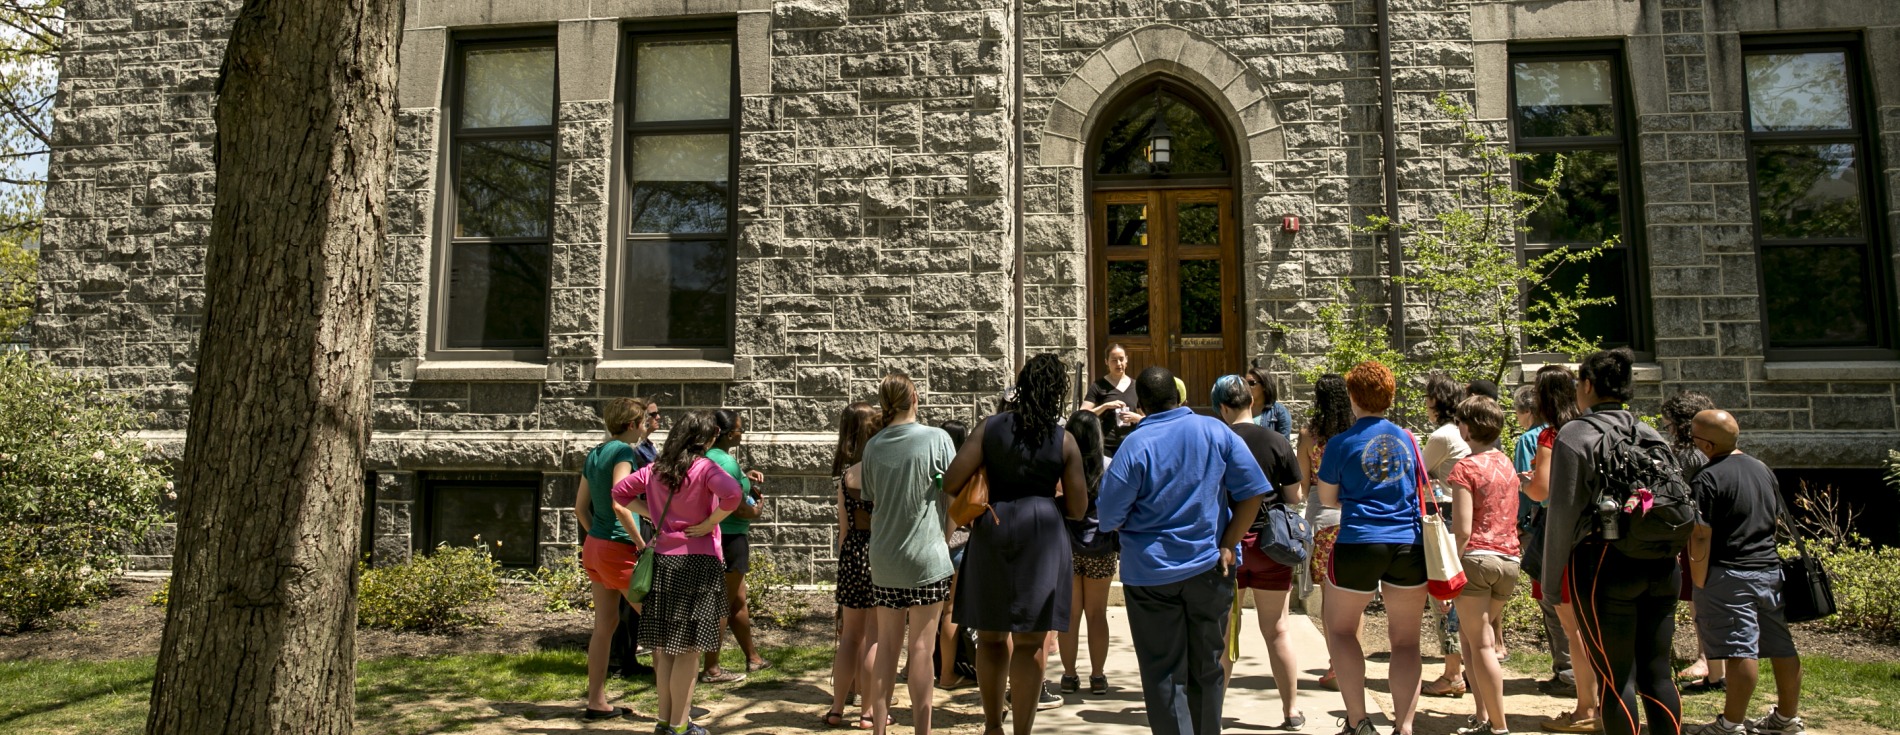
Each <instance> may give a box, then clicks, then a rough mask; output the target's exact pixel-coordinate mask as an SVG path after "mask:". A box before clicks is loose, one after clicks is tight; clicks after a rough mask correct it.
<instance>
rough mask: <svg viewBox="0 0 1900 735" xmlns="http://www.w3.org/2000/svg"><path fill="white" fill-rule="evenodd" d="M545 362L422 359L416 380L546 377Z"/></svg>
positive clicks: (487, 380) (517, 380) (491, 380)
mask: <svg viewBox="0 0 1900 735" xmlns="http://www.w3.org/2000/svg"><path fill="white" fill-rule="evenodd" d="M547 377H548V366H546V365H543V364H541V363H538V362H518V361H515V360H454V361H450V360H424V361H422V362H420V363H418V364H417V365H416V380H420V381H425V382H469V383H477V382H481V383H495V382H513V383H520V382H536V381H542V380H547Z"/></svg>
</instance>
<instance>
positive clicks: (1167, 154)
mask: <svg viewBox="0 0 1900 735" xmlns="http://www.w3.org/2000/svg"><path fill="white" fill-rule="evenodd" d="M1228 167H1229V162H1228V151H1227V142H1226V140H1224V139H1223V138H1222V136H1221V134H1220V132H1219V128H1218V127H1216V126H1215V125H1213V124H1212V123H1211V122H1210V121H1209V120H1208V119H1207V112H1206V110H1205V109H1204V108H1202V107H1201V105H1199V104H1197V103H1195V102H1191V101H1189V100H1188V99H1187V98H1186V97H1183V96H1182V95H1179V94H1176V93H1174V92H1173V91H1171V90H1170V89H1169V87H1168V86H1167V85H1166V84H1165V83H1158V84H1156V85H1155V86H1154V87H1152V88H1151V90H1150V92H1149V93H1148V94H1143V95H1137V96H1135V97H1134V98H1133V99H1130V100H1129V101H1128V102H1127V103H1125V106H1124V107H1123V108H1122V109H1121V110H1120V111H1119V112H1117V113H1116V115H1115V117H1114V118H1113V121H1112V122H1110V123H1108V125H1107V126H1105V128H1104V130H1103V132H1102V134H1101V142H1100V144H1099V145H1098V146H1097V147H1096V155H1095V174H1096V176H1098V177H1101V178H1157V177H1180V176H1194V177H1224V176H1226V175H1227V173H1228V171H1229V168H1228Z"/></svg>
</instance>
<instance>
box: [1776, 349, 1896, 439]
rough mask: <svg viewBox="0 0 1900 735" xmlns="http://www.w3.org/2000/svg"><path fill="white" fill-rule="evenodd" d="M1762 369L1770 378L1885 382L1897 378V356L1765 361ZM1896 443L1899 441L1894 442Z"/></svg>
mask: <svg viewBox="0 0 1900 735" xmlns="http://www.w3.org/2000/svg"><path fill="white" fill-rule="evenodd" d="M1762 372H1763V373H1765V374H1766V376H1767V378H1768V379H1769V380H1771V381H1775V380H1779V381H1790V382H1804V383H1841V382H1888V381H1894V380H1900V360H1853V361H1849V360H1827V361H1817V362H1765V363H1762ZM1896 446H1900V444H1896Z"/></svg>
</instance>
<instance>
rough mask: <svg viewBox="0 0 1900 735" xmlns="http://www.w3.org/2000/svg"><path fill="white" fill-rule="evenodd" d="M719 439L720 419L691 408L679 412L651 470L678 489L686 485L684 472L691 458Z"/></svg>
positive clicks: (688, 467)
mask: <svg viewBox="0 0 1900 735" xmlns="http://www.w3.org/2000/svg"><path fill="white" fill-rule="evenodd" d="M718 439H719V423H718V422H717V421H715V420H714V419H713V416H712V414H710V413H707V412H705V411H692V412H689V413H687V414H686V415H685V416H681V417H680V419H679V421H676V422H674V423H673V431H672V432H670V433H668V434H667V436H666V446H665V447H664V448H662V449H660V458H659V459H658V460H655V461H654V463H653V464H654V465H655V467H654V468H653V474H655V475H658V476H659V478H660V482H662V483H664V484H665V485H666V486H667V488H669V489H670V490H672V491H673V492H679V491H680V489H681V488H683V487H685V485H686V473H687V471H688V470H691V469H692V468H693V462H694V461H695V460H697V459H699V457H700V455H703V454H705V453H706V450H707V449H710V448H712V445H713V442H714V441H716V440H718Z"/></svg>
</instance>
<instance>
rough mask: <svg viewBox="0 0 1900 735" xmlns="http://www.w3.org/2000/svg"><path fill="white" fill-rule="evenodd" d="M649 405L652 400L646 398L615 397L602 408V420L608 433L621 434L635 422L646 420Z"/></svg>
mask: <svg viewBox="0 0 1900 735" xmlns="http://www.w3.org/2000/svg"><path fill="white" fill-rule="evenodd" d="M649 405H652V404H651V402H649V401H648V400H647V399H645V398H615V399H613V400H611V401H608V402H607V405H606V406H603V407H602V408H601V411H600V421H601V423H602V424H605V425H606V427H607V433H608V434H612V435H614V436H620V435H621V434H625V433H627V430H628V429H631V428H633V425H634V424H637V423H640V422H641V421H645V420H646V417H647V416H646V413H647V406H649Z"/></svg>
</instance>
